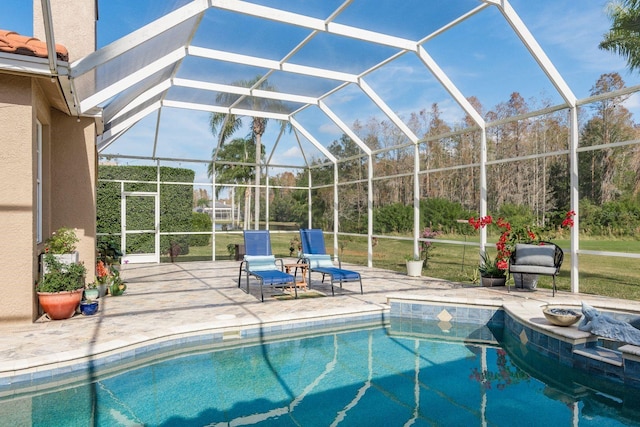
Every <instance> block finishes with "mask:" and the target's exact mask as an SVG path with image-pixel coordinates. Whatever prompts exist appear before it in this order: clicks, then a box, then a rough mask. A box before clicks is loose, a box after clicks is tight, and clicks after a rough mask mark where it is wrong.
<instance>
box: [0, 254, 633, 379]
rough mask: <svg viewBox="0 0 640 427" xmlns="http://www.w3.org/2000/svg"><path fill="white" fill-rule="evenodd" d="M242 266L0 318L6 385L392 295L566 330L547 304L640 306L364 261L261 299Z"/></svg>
mask: <svg viewBox="0 0 640 427" xmlns="http://www.w3.org/2000/svg"><path fill="white" fill-rule="evenodd" d="M238 266H239V262H235V261H216V262H190V263H175V264H137V265H127V266H126V267H125V268H124V271H123V272H122V277H123V278H124V280H126V282H127V286H128V287H127V290H126V292H125V294H124V295H122V296H118V297H111V296H107V297H105V298H102V299H101V300H100V301H101V302H100V310H99V312H98V313H97V314H96V315H94V316H81V315H76V316H74V317H73V318H72V319H69V320H63V321H48V320H44V319H40V320H39V321H38V322H35V323H32V324H25V323H22V324H12V323H4V324H0V385H2V384H7V381H8V382H11V380H10V378H12V377H15V376H16V375H20V374H28V373H29V372H32V373H33V372H38V371H45V370H47V371H48V370H52V369H57V368H63V367H64V366H68V365H72V364H74V363H78V361H81V360H86V359H87V358H88V357H93V358H102V357H109V356H111V355H114V354H117V353H119V352H124V351H127V350H130V349H132V348H135V347H136V346H144V345H149V344H150V343H154V342H159V341H162V340H166V339H175V338H180V337H184V336H193V335H196V334H204V333H208V332H211V331H222V332H223V333H228V334H229V335H230V336H232V335H233V334H236V335H237V331H238V330H239V329H242V328H250V327H253V328H255V327H256V326H270V325H279V324H290V323H292V322H293V323H295V322H308V321H314V320H321V319H330V318H336V317H350V316H352V317H356V316H362V315H366V314H372V315H375V314H378V315H381V314H382V313H386V314H388V312H389V298H400V299H408V300H411V299H416V300H426V301H434V300H435V301H447V302H450V303H455V304H461V305H464V304H482V305H488V306H496V307H502V306H504V307H505V309H507V310H508V311H509V313H510V314H511V315H513V316H516V317H518V318H520V319H522V320H524V321H528V322H531V323H532V324H537V325H538V326H539V327H542V328H556V329H558V330H559V331H560V332H562V333H565V334H583V335H584V334H585V333H584V332H580V331H578V330H577V329H576V328H575V327H572V328H559V327H553V326H551V325H550V324H548V323H547V322H546V320H544V316H543V315H542V311H541V309H540V307H541V306H542V305H546V304H557V305H571V306H574V305H575V306H579V305H580V303H581V302H582V301H584V302H587V303H588V304H590V305H592V306H594V307H601V308H609V309H612V310H624V311H630V312H637V313H640V302H638V301H626V300H618V299H612V298H607V297H601V296H594V295H586V294H571V293H567V292H559V293H557V294H556V296H555V297H552V295H551V290H550V289H538V290H536V291H534V292H531V291H519V290H514V289H513V287H512V289H511V292H510V293H508V292H507V289H506V288H505V287H494V288H483V287H480V286H470V285H461V284H456V283H452V282H447V281H444V280H440V279H433V278H428V277H417V278H413V277H408V276H406V275H405V274H402V273H398V272H393V271H389V270H382V269H377V268H366V267H362V266H351V267H349V268H352V269H354V270H357V271H359V272H361V275H362V281H363V287H364V295H360V293H359V284H358V283H357V282H350V283H345V284H344V290H343V291H340V290H336V296H335V297H332V296H331V289H330V286H328V285H323V284H321V283H320V276H319V275H315V274H314V275H313V278H312V284H311V289H312V290H313V291H320V292H322V293H325V294H327V295H328V296H327V297H320V298H302V297H301V298H299V299H297V300H294V299H290V300H282V299H276V298H274V297H273V295H274V293H277V294H280V293H281V292H279V291H278V290H277V291H276V292H274V290H273V289H272V288H270V287H269V286H265V302H264V303H261V302H260V287H259V285H258V283H257V282H256V281H255V280H254V279H252V280H251V286H250V291H251V293H250V294H247V293H246V292H245V291H244V290H243V289H244V286H245V279H244V277H243V280H242V285H243V288H242V289H241V288H238V285H237V280H238ZM304 294H305V291H300V295H301V296H304ZM3 378H4V381H3V380H2V379H3Z"/></svg>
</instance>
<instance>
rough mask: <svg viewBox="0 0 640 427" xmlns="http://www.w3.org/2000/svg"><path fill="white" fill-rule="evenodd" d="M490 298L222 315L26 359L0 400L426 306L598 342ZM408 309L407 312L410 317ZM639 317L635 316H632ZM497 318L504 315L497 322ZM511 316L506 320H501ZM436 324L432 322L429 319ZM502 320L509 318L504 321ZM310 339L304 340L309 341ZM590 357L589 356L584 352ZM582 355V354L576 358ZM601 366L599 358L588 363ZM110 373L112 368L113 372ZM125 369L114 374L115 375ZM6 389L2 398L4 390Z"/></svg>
mask: <svg viewBox="0 0 640 427" xmlns="http://www.w3.org/2000/svg"><path fill="white" fill-rule="evenodd" d="M483 295H488V296H484V297H482V296H479V295H477V294H476V295H473V294H471V296H468V295H465V296H452V295H442V296H441V295H420V294H412V293H393V292H390V293H387V294H386V301H387V303H386V304H370V305H368V306H367V307H366V308H363V307H362V306H360V307H358V308H357V310H354V309H348V308H345V307H343V308H341V309H332V310H323V311H310V312H307V313H305V314H304V315H299V316H298V317H297V318H296V319H292V318H291V316H290V315H289V314H288V313H286V312H283V313H279V314H277V315H274V316H271V317H270V318H268V320H264V319H260V318H256V317H246V318H238V317H235V316H232V315H218V316H215V318H214V319H211V320H209V321H207V322H201V323H195V324H194V323H191V324H187V325H175V326H173V327H171V328H170V329H165V330H163V331H160V330H150V331H149V332H148V333H146V334H136V335H130V336H127V337H126V339H125V338H123V337H118V338H116V339H112V340H108V341H99V342H96V343H91V344H90V345H87V346H80V347H78V348H74V349H72V350H68V351H64V352H58V353H54V354H48V355H45V356H38V357H31V358H23V359H19V360H13V361H10V362H2V363H0V396H6V395H7V394H12V390H15V389H18V388H19V389H21V390H24V389H25V388H29V384H35V385H34V386H33V387H34V389H38V388H39V387H40V386H41V384H43V383H46V382H51V381H53V382H55V379H56V378H57V377H60V376H68V377H69V376H73V375H78V374H81V373H83V372H85V371H88V370H89V371H92V370H95V369H103V368H104V367H105V366H107V367H108V366H110V365H118V363H120V362H122V361H125V360H127V359H131V360H134V361H135V360H140V359H142V358H145V357H147V356H150V357H153V355H154V354H159V353H161V352H165V351H170V348H171V347H172V346H176V345H177V346H182V347H188V348H190V349H191V348H198V347H199V346H203V347H207V346H211V345H212V344H216V343H227V344H230V343H234V342H237V343H246V342H249V340H252V339H253V340H259V339H261V338H264V337H266V336H272V335H283V334H288V333H289V334H296V333H297V334H299V333H304V331H309V332H311V331H310V330H313V332H315V331H318V330H321V329H322V328H336V327H340V325H344V324H346V323H353V322H356V323H358V322H381V323H384V322H386V321H387V320H388V319H389V318H392V317H394V316H400V315H402V316H406V315H407V314H410V313H409V312H404V313H403V312H402V310H400V311H398V308H397V307H398V304H400V305H404V306H405V307H412V308H416V309H417V310H424V308H422V306H424V305H427V306H431V307H434V306H435V307H440V308H442V307H447V308H448V310H445V311H444V312H443V311H442V310H441V309H440V308H439V309H438V311H435V312H433V313H424V312H420V313H419V316H420V317H422V318H424V319H431V320H440V321H442V322H445V323H446V322H459V323H475V324H483V325H485V324H486V323H487V322H488V321H491V322H497V323H501V324H502V325H503V326H504V324H505V318H504V317H507V318H510V319H513V320H514V321H516V322H518V323H519V324H521V325H523V326H525V327H526V328H528V330H530V331H533V332H535V333H541V334H544V335H545V336H547V337H551V338H553V339H557V340H559V341H562V342H565V343H568V344H571V345H572V346H583V347H585V348H587V344H589V343H593V342H595V341H597V338H596V337H595V336H593V335H591V334H590V333H588V332H583V331H579V330H578V329H577V328H576V327H575V326H572V327H559V326H554V325H551V324H550V323H548V321H547V320H546V319H545V318H544V316H543V315H542V309H541V308H542V307H543V306H546V305H548V304H550V303H549V300H542V299H535V298H530V297H524V298H511V299H505V298H504V295H503V294H502V295H500V294H492V293H486V294H483ZM560 301H562V302H560ZM551 304H552V305H561V306H564V307H567V306H569V307H580V304H581V303H580V301H578V300H577V299H571V298H568V299H563V300H558V302H557V303H554V302H552V303H551ZM593 306H594V307H596V308H599V309H603V310H616V311H624V310H625V309H627V310H628V311H629V312H632V310H631V309H630V308H633V302H630V303H629V304H628V306H629V308H625V307H622V306H624V304H620V303H619V302H617V301H616V302H614V301H611V302H607V301H601V302H599V303H597V304H594V305H593ZM410 310H411V309H409V311H410ZM633 312H635V311H633ZM496 313H503V315H498V316H496ZM504 315H506V316H504ZM429 316H431V317H429ZM500 316H504V317H500ZM309 332H307V333H309ZM587 349H588V348H587ZM618 350H619V352H620V353H621V354H622V356H621V357H622V359H623V360H624V361H628V363H635V364H637V365H638V366H639V367H640V347H638V346H633V345H624V346H622V347H620V348H619V349H618ZM581 351H582V352H583V354H582V355H583V356H589V354H588V352H586V353H585V351H586V350H581ZM579 354H580V353H579ZM591 357H592V358H594V359H597V358H598V355H597V354H596V355H591ZM108 369H109V368H107V370H108ZM117 369H122V366H120V367H119V368H118V367H116V368H114V370H117ZM636 381H637V382H638V383H639V384H640V368H639V369H638V379H634V380H633V382H636ZM3 389H4V390H3Z"/></svg>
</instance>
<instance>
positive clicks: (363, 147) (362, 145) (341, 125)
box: [318, 101, 371, 155]
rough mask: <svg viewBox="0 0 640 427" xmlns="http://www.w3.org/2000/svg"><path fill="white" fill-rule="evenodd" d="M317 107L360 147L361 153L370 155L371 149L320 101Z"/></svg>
mask: <svg viewBox="0 0 640 427" xmlns="http://www.w3.org/2000/svg"><path fill="white" fill-rule="evenodd" d="M318 106H319V107H320V109H321V110H322V111H323V112H324V113H325V114H326V115H327V116H329V118H330V119H331V120H332V121H333V122H334V123H335V124H336V125H338V127H339V128H340V129H341V130H342V131H343V132H344V133H345V134H346V135H347V136H348V137H349V138H351V139H352V140H353V141H354V142H355V143H356V144H357V145H358V147H360V149H361V150H362V151H364V152H365V153H366V154H367V155H371V149H370V148H369V147H367V144H365V143H364V142H363V141H362V140H361V139H360V138H359V137H358V135H356V134H355V132H354V131H353V130H352V129H351V128H350V127H349V126H347V125H346V124H345V122H343V121H342V120H341V119H340V118H339V117H338V116H337V115H336V114H335V113H334V112H333V111H332V110H331V109H330V108H329V107H328V106H327V104H325V103H324V102H323V101H320V102H319V104H318Z"/></svg>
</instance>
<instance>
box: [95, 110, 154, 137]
mask: <svg viewBox="0 0 640 427" xmlns="http://www.w3.org/2000/svg"><path fill="white" fill-rule="evenodd" d="M160 107H162V103H161V102H160V101H158V102H154V103H153V104H151V105H150V106H148V107H147V108H145V109H143V110H141V111H138V112H137V113H136V114H133V115H132V116H131V117H128V118H127V119H126V120H123V121H122V122H121V123H118V124H117V125H114V126H112V127H111V128H110V129H109V130H107V131H105V132H104V133H103V134H102V139H103V140H106V139H110V138H111V137H112V136H113V135H116V134H118V133H119V132H121V131H124V130H126V129H128V128H130V127H131V126H133V125H134V124H136V123H137V122H138V121H140V120H142V119H144V118H145V117H146V116H148V115H149V114H151V113H153V112H154V111H156V110H158V109H159V108H160Z"/></svg>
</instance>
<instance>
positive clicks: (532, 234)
mask: <svg viewBox="0 0 640 427" xmlns="http://www.w3.org/2000/svg"><path fill="white" fill-rule="evenodd" d="M575 215H576V213H575V212H574V211H569V212H567V213H566V214H565V217H564V220H563V221H562V224H561V227H562V228H565V227H566V228H571V227H573V224H574V221H573V217H574V216H575ZM493 223H494V222H493V218H492V217H491V216H490V215H487V216H483V217H481V218H478V219H477V220H476V219H475V218H470V219H469V224H471V225H472V226H473V228H475V229H476V230H478V229H480V228H484V227H486V226H487V225H490V224H493ZM495 224H496V226H497V227H498V229H500V230H501V233H500V237H499V238H498V241H497V242H496V250H497V254H496V257H495V259H493V260H491V259H489V257H488V255H487V253H486V252H485V251H482V252H481V253H480V257H481V263H480V266H479V271H480V275H481V276H483V277H504V276H505V275H506V270H507V269H508V268H509V257H510V256H511V253H512V252H513V251H514V249H515V247H516V244H517V243H532V244H538V245H543V244H544V242H545V241H548V240H549V238H548V237H544V236H543V232H544V231H543V230H542V229H540V228H539V227H534V226H518V227H512V226H511V224H510V223H509V222H508V221H505V220H504V219H503V218H498V220H497V221H496V222H495Z"/></svg>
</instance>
